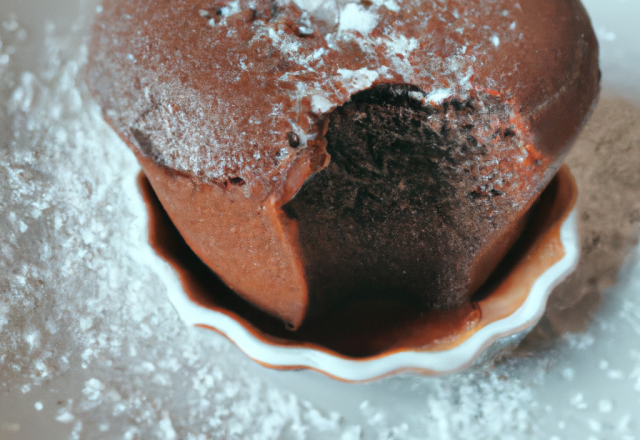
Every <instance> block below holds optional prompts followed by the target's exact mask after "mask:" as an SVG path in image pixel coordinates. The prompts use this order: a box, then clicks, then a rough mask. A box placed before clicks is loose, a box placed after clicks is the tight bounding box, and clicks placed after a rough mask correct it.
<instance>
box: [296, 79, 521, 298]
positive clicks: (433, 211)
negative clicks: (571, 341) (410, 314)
mask: <svg viewBox="0 0 640 440" xmlns="http://www.w3.org/2000/svg"><path fill="white" fill-rule="evenodd" d="M426 95H427V94H426V93H424V92H423V91H421V90H420V89H419V88H417V87H414V86H411V85H380V86H376V87H373V88H371V89H368V90H365V91H362V92H359V93H356V94H354V95H353V96H352V99H351V101H349V102H348V103H346V104H344V105H342V106H341V107H338V108H336V109H335V110H334V111H332V112H331V113H330V114H328V115H327V118H328V130H327V133H326V136H325V137H326V141H327V152H328V153H329V154H330V155H331V161H330V163H329V165H328V166H327V167H326V168H325V169H323V170H322V171H320V172H318V173H316V174H315V175H313V176H312V177H311V178H309V179H308V180H307V181H306V182H305V183H304V185H303V186H302V188H301V189H300V190H299V192H298V193H297V195H296V196H295V197H294V198H293V199H292V200H291V201H289V202H288V203H287V204H286V205H284V206H283V211H284V213H285V214H286V215H287V216H288V217H289V218H291V219H294V220H295V221H296V223H297V225H298V226H297V227H298V234H297V235H298V237H299V245H300V248H301V253H302V254H303V259H304V266H305V271H306V276H307V277H308V281H309V283H308V284H309V286H310V289H311V291H310V298H311V301H312V303H313V302H314V301H315V302H316V303H317V304H316V306H319V308H320V309H322V308H324V307H325V305H328V304H334V303H336V302H341V301H358V300H364V299H371V298H372V297H373V298H384V299H385V300H386V299H392V300H400V301H402V302H410V303H415V304H416V305H419V306H422V307H427V308H437V309H438V308H452V307H455V306H456V305H459V304H461V303H463V302H466V301H468V300H469V298H470V296H471V295H472V294H473V291H474V290H475V289H477V288H478V287H479V286H480V285H481V284H482V282H484V281H485V280H486V277H488V275H489V273H487V274H478V273H475V272H477V270H476V269H475V268H477V267H483V268H486V269H487V270H488V271H489V272H490V271H491V270H493V268H494V267H495V265H496V264H497V263H498V262H499V260H500V258H501V257H502V255H500V256H496V255H493V254H492V252H493V250H494V249H493V248H494V247H495V246H496V245H495V243H497V241H501V242H502V243H504V240H505V237H504V231H505V230H510V228H509V227H508V225H509V224H510V223H511V222H514V221H515V220H516V219H519V218H521V217H522V215H523V204H522V203H521V200H525V199H526V198H523V194H522V179H521V176H522V175H523V174H522V173H520V172H519V171H520V170H521V169H523V167H527V166H529V163H528V162H527V161H526V160H525V159H526V154H527V153H526V150H525V149H524V148H523V147H522V145H523V141H522V139H523V136H522V135H521V134H519V132H518V129H517V127H516V125H515V124H513V123H512V117H513V111H512V109H511V108H510V106H509V105H508V104H506V103H505V102H503V101H502V100H501V99H500V97H496V96H492V95H489V94H483V93H478V92H472V93H470V94H469V95H468V96H466V97H464V98H460V97H456V96H453V97H451V98H449V99H447V100H445V101H444V102H442V103H441V104H440V105H431V104H429V103H427V104H426V105H424V104H423V101H424V100H423V99H420V98H421V97H424V96H426ZM523 172H524V170H523ZM511 229H512V228H511ZM518 234H519V233H518ZM518 234H512V235H515V237H506V238H507V239H508V240H507V241H509V242H513V241H515V239H516V238H517V235H518ZM498 247H500V246H498ZM496 251H497V250H496ZM500 252H502V248H500ZM478 259H481V260H482V261H481V262H478ZM494 260H495V264H494ZM487 262H488V263H489V264H487ZM478 265H480V266H478ZM312 306H313V304H312Z"/></svg>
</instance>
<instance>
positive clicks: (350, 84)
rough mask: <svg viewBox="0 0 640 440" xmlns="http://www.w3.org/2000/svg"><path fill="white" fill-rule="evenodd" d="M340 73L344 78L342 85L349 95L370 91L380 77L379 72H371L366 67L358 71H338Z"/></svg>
mask: <svg viewBox="0 0 640 440" xmlns="http://www.w3.org/2000/svg"><path fill="white" fill-rule="evenodd" d="M338 73H339V74H340V76H341V77H342V85H343V86H344V88H345V89H347V92H349V94H353V93H356V92H359V91H361V90H364V89H368V88H369V87H371V85H372V84H373V82H374V81H375V80H376V79H378V76H379V75H378V72H375V71H373V70H369V69H367V68H366V67H363V68H362V69H359V70H356V71H353V70H348V69H338Z"/></svg>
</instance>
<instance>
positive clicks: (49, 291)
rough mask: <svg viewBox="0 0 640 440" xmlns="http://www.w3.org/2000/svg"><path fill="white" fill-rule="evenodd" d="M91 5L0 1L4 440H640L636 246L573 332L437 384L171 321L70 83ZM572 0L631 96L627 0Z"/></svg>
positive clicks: (113, 141)
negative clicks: (306, 362) (580, 4)
mask: <svg viewBox="0 0 640 440" xmlns="http://www.w3.org/2000/svg"><path fill="white" fill-rule="evenodd" d="M96 4H97V2H96V1H95V0H0V40H1V41H2V43H1V45H0V99H1V103H0V440H5V439H6V440H12V439H15V440H18V439H20V440H39V439H53V440H57V439H66V438H72V439H75V438H78V439H80V438H86V439H116V438H118V439H122V438H124V439H153V438H160V439H189V440H196V439H197V440H201V439H209V438H221V439H231V438H238V439H263V438H265V439H269V438H271V439H280V438H292V439H298V438H308V439H343V440H351V439H359V438H362V439H437V440H439V439H443V440H445V439H469V438H472V437H473V438H477V439H543V440H545V439H556V438H557V439H569V440H573V439H580V440H582V439H591V438H593V439H629V440H631V439H640V262H639V260H640V258H639V254H640V252H638V251H637V250H636V251H634V252H631V254H630V255H629V258H628V262H627V264H626V265H625V266H624V267H623V269H622V271H621V274H620V277H619V283H618V285H617V286H616V287H615V288H614V289H611V290H609V291H607V292H605V294H604V296H603V302H602V306H601V307H600V308H599V309H598V311H597V314H596V316H595V319H594V320H593V323H592V324H591V325H590V327H589V329H588V330H587V331H586V332H584V333H579V334H572V335H565V336H564V338H562V339H561V340H559V341H557V342H556V343H555V344H554V345H553V347H552V348H547V349H544V350H542V349H541V350H538V351H535V352H533V353H532V355H531V356H530V357H527V358H510V359H507V360H506V361H503V362H501V363H498V364H497V366H496V367H494V368H490V369H487V370H486V371H477V370H475V371H473V372H464V373H460V374H457V375H453V376H449V377H445V378H441V379H430V378H422V377H417V376H411V375H408V376H402V377H396V378H391V379H387V380H383V381H379V382H375V383H372V384H368V385H346V384H342V383H338V382H335V381H332V380H330V379H327V378H325V377H323V376H320V375H319V374H317V373H313V372H276V371H270V370H267V369H264V368H262V367H260V366H257V365H255V364H254V363H253V362H251V361H249V360H248V359H246V357H244V356H243V355H242V354H241V353H239V352H238V351H237V350H236V349H235V348H234V347H233V346H231V344H229V343H228V342H227V341H226V340H224V339H223V338H221V337H220V336H218V335H216V334H214V333H211V332H208V331H205V330H198V329H190V328H186V327H185V326H183V325H182V323H181V322H180V321H179V320H178V318H177V315H176V313H175V311H174V310H173V309H172V307H171V305H170V304H169V302H168V300H167V299H166V290H167V289H168V288H176V286H175V284H172V283H171V281H170V277H168V278H167V277H166V276H164V277H162V276H159V274H160V273H164V272H166V270H167V268H166V266H164V265H163V264H162V263H161V262H160V261H159V260H157V259H155V260H154V259H153V258H152V259H149V258H143V257H142V256H143V255H147V254H146V252H147V251H148V248H147V245H146V241H145V224H144V210H143V206H142V202H141V200H140V197H139V195H138V194H137V193H136V190H135V186H134V178H135V174H136V172H137V169H138V167H137V164H136V162H135V159H134V158H133V155H132V154H131V153H130V152H129V151H128V150H127V149H126V147H125V146H124V145H123V144H122V143H121V142H120V141H119V140H118V139H117V137H116V136H115V135H114V134H113V133H112V132H111V131H110V130H109V128H108V127H106V125H105V124H104V123H103V122H102V121H101V118H100V115H99V113H98V111H97V109H96V107H95V105H94V104H93V103H92V101H91V99H90V98H89V97H88V95H87V94H86V90H85V89H84V86H83V85H82V82H81V81H79V80H78V76H79V74H81V69H82V60H83V50H84V49H83V47H84V43H85V42H86V36H87V29H88V26H89V24H90V21H91V16H92V14H93V11H94V10H95V6H96ZM585 4H586V6H587V8H588V9H589V11H590V13H591V16H592V19H593V23H594V27H595V29H596V31H597V34H598V37H599V40H600V43H601V66H602V70H603V90H604V95H605V96H619V97H623V98H625V99H628V100H630V101H632V102H635V103H636V105H638V106H640V37H639V36H638V31H637V29H638V23H639V22H640V0H589V1H586V2H585ZM639 172H640V171H639ZM639 197H640V196H639ZM167 280H169V281H167Z"/></svg>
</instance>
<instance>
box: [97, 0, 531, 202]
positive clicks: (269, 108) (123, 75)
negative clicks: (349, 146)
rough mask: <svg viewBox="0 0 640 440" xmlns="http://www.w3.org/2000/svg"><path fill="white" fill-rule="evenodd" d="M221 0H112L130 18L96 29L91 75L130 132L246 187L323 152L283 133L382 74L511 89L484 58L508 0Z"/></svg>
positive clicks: (193, 168) (182, 167)
mask: <svg viewBox="0 0 640 440" xmlns="http://www.w3.org/2000/svg"><path fill="white" fill-rule="evenodd" d="M114 3H116V2H114ZM222 4H223V6H218V7H217V8H212V7H211V6H210V5H209V3H207V2H204V1H196V2H178V3H177V4H174V5H173V6H172V7H171V8H169V7H168V6H167V5H168V3H167V2H160V3H156V4H154V5H153V6H149V4H148V2H141V1H133V2H130V3H129V4H126V5H118V6H117V7H116V6H110V4H107V5H105V8H104V11H103V12H102V13H101V14H100V20H103V19H104V20H109V21H110V22H111V21H114V18H110V17H115V16H116V15H117V16H119V17H127V16H129V17H133V18H131V19H127V18H124V19H120V18H118V19H117V20H115V22H116V25H115V27H114V28H113V29H111V30H110V33H111V34H112V36H119V38H110V37H107V36H106V35H103V36H101V37H98V38H97V39H96V40H94V43H93V44H94V50H93V51H92V52H93V54H94V55H93V56H92V57H93V59H92V60H91V64H92V67H91V69H90V73H89V77H88V78H89V85H90V87H91V88H92V89H93V90H94V91H95V92H99V96H98V100H99V101H100V104H101V106H102V107H103V110H104V111H105V115H106V117H107V119H109V120H110V122H111V123H112V124H113V125H114V126H115V128H116V129H117V130H118V131H119V132H120V133H121V134H122V135H123V136H125V137H127V138H128V139H127V140H128V141H129V142H130V144H132V145H136V146H137V147H138V148H139V149H140V150H141V151H142V152H143V154H145V155H150V156H152V157H153V158H154V159H155V160H156V162H157V163H159V164H161V165H165V166H167V167H169V168H172V169H174V170H176V171H179V172H181V173H185V174H188V175H193V176H195V177H197V178H198V179H200V180H201V181H203V182H208V183H216V184H225V182H228V181H229V180H230V179H233V178H242V179H243V180H244V181H246V182H247V184H248V185H247V191H248V193H247V194H254V195H256V196H257V197H260V194H263V195H265V196H266V195H267V194H270V193H271V192H272V190H273V185H274V183H270V182H277V181H278V180H281V179H283V178H284V176H285V175H286V174H287V172H288V169H289V168H290V166H291V164H292V163H293V162H294V161H295V160H296V158H298V157H303V156H308V155H310V154H315V153H313V152H312V151H311V150H313V149H314V148H315V147H313V146H310V145H308V144H307V143H301V145H300V148H298V149H297V150H293V149H292V148H291V147H290V146H289V145H288V142H287V133H289V132H295V133H296V134H297V135H298V136H299V137H300V138H301V139H305V140H306V139H320V138H321V136H319V134H320V132H321V129H322V124H321V121H322V118H323V115H324V114H326V113H327V112H329V111H331V110H332V109H334V108H335V107H337V106H339V105H342V104H344V103H345V102H347V101H349V99H350V97H351V95H353V94H354V93H357V92H359V91H362V90H365V89H367V88H369V87H371V86H374V85H376V84H383V83H390V84H411V85H414V86H417V87H419V88H420V89H421V90H423V91H424V92H425V94H426V95H428V96H430V98H429V99H427V100H425V104H429V105H440V104H442V103H443V102H444V101H446V100H447V99H451V98H452V97H453V96H458V97H459V98H460V99H466V98H467V97H468V92H469V91H470V90H473V89H476V90H483V89H487V88H489V89H492V90H495V89H498V90H499V91H500V92H501V93H505V94H506V95H509V94H512V93H513V92H514V90H513V87H512V88H511V90H501V88H500V83H501V79H500V77H494V76H493V74H486V73H484V74H481V72H476V71H475V70H477V69H475V70H474V68H475V66H477V65H480V66H481V65H483V64H486V62H485V61H486V60H487V59H489V58H490V57H491V56H492V54H493V53H494V52H495V51H496V50H501V49H502V46H504V45H506V44H510V42H513V41H514V40H515V37H517V35H514V34H515V33H514V32H512V31H511V30H510V29H509V27H510V25H511V24H512V23H513V22H514V14H517V13H518V11H509V8H512V6H510V5H511V3H510V2H507V1H505V0H500V1H496V2H492V3H490V4H489V3H486V2H477V4H476V3H474V4H473V5H469V4H463V3H460V2H457V1H449V2H413V1H409V0H405V1H397V2H396V1H393V0H387V1H382V0H377V1H374V2H372V3H370V4H365V3H357V2H349V1H330V2H320V1H317V0H296V1H294V2H287V1H283V2H278V3H277V4H276V6H275V7H273V5H272V4H271V3H269V2H266V1H257V2H248V1H245V0H236V1H234V2H228V3H226V4H224V2H223V3H222ZM151 9H153V11H152V10H151ZM502 11H508V12H509V13H508V14H507V15H506V16H505V15H504V14H503V12H502ZM167 14H169V18H166V15H167ZM135 17H138V18H135ZM156 17H163V18H162V21H159V20H160V19H158V18H156ZM167 23H171V26H172V30H171V31H170V35H171V38H166V37H162V35H163V32H162V29H163V28H164V27H166V26H167ZM398 23H401V24H398ZM481 23H482V24H481ZM434 35H437V37H435V38H434ZM496 38H497V39H499V41H500V42H501V45H500V47H496V45H495V41H496ZM114 42H115V46H114ZM119 42H121V43H119ZM516 69H517V66H513V70H514V71H515V70H516ZM116 72H117V74H116V75H114V73H116ZM474 74H475V76H474ZM510 74H511V72H505V73H502V77H504V76H505V75H510ZM114 77H115V78H114ZM220 85H224V86H222V87H220ZM106 97H109V98H106ZM258 149H260V150H262V151H263V152H262V153H261V154H260V155H256V154H255V153H256V151H257V150H258ZM283 149H288V150H289V154H287V155H283V154H282V153H281V151H282V150H283ZM257 157H258V158H257Z"/></svg>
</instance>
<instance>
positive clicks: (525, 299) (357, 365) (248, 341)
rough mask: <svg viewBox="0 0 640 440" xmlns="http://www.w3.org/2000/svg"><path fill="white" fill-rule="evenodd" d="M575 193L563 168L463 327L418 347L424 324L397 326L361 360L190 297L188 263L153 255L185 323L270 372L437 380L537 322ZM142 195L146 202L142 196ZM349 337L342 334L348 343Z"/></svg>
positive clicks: (570, 231)
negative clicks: (170, 275) (396, 335)
mask: <svg viewBox="0 0 640 440" xmlns="http://www.w3.org/2000/svg"><path fill="white" fill-rule="evenodd" d="M149 188H150V187H147V190H146V191H148V190H149ZM576 195H577V190H576V187H575V182H574V181H573V177H572V176H571V174H570V172H569V171H568V168H566V167H564V168H562V169H561V171H560V172H559V174H558V176H557V177H556V179H555V180H554V182H553V183H552V184H551V185H550V186H549V188H548V189H547V190H546V191H545V193H544V195H543V197H542V198H541V201H540V203H539V206H538V207H537V208H535V211H536V213H534V214H533V216H532V220H531V223H530V226H529V232H527V233H525V236H527V238H526V239H524V240H523V241H521V242H520V244H519V245H517V246H520V247H521V248H522V249H521V250H520V251H518V252H519V253H518V256H517V257H514V258H515V263H512V264H511V266H510V267H509V269H508V270H506V273H505V274H504V275H503V276H502V277H501V278H500V280H499V281H495V282H494V284H493V287H489V288H488V290H487V292H488V293H487V294H485V295H484V298H482V299H480V300H478V301H477V302H475V303H474V304H476V306H477V307H475V308H470V309H469V313H470V315H471V314H473V316H469V318H468V319H466V320H465V319H463V320H462V321H460V322H461V323H462V325H453V326H451V325H449V326H447V325H446V323H445V325H444V327H445V331H444V333H443V330H442V327H443V326H442V325H441V326H439V328H438V331H436V333H437V337H434V338H431V339H427V340H428V343H425V342H424V340H422V341H421V342H418V343H417V342H416V337H415V334H416V332H420V331H423V330H424V323H417V324H415V325H414V324H411V323H409V324H407V325H406V327H401V328H402V330H403V331H405V330H406V331H405V333H406V335H407V337H406V341H400V343H395V344H394V345H393V346H389V347H388V348H385V349H383V350H381V351H380V350H378V352H377V353H374V354H370V355H365V356H353V355H348V354H345V353H344V352H343V353H341V352H340V350H339V349H335V347H331V346H330V345H327V344H321V343H318V342H317V341H308V340H307V341H305V340H299V339H298V340H294V339H287V338H286V336H284V337H283V336H282V334H276V335H274V334H269V331H268V330H267V331H265V330H264V328H262V329H261V327H260V325H257V324H256V323H255V322H252V318H251V316H252V315H251V314H249V315H243V314H242V313H241V312H238V310H236V309H234V308H233V306H227V305H224V301H223V302H222V303H210V302H208V300H207V299H204V300H203V297H206V296H207V295H209V294H210V295H213V296H214V297H215V295H216V294H217V293H216V289H215V288H213V289H212V290H211V292H205V294H204V295H203V294H202V292H200V293H195V294H194V293H193V289H192V286H193V284H194V281H193V280H190V279H189V277H190V275H189V269H188V268H189V266H190V263H189V262H185V261H184V260H182V261H181V260H180V257H178V256H176V255H173V254H171V252H163V251H162V249H160V250H159V254H160V255H161V256H162V257H163V258H164V259H165V260H166V261H168V262H169V263H170V264H171V265H172V266H173V267H174V268H175V269H177V271H178V273H179V277H180V279H181V281H182V286H183V287H184V288H182V289H181V288H179V287H178V288H173V289H170V290H169V292H170V293H169V297H170V300H171V302H172V303H173V305H174V306H175V308H176V309H177V311H178V313H179V315H180V317H181V318H182V319H183V320H184V322H186V323H187V324H189V325H194V326H199V327H206V328H210V329H212V330H215V331H217V332H219V333H221V334H223V335H224V336H226V337H227V338H229V339H230V340H231V341H232V342H233V343H234V344H235V345H236V346H238V347H239V348H240V349H241V350H242V351H243V352H244V353H245V354H246V355H247V356H249V357H250V358H252V359H253V360H255V361H256V362H259V363H260V364H263V365H265V366H267V367H270V368H276V369H312V370H316V371H319V372H321V373H324V374H326V375H328V376H330V377H333V378H336V379H339V380H342V381H347V382H363V381H370V380H374V379H378V378H381V377H384V376H388V375H390V374H394V373H398V372H402V371H409V370H410V371H416V372H419V373H422V374H427V375H440V374H445V373H450V372H454V371H457V370H460V369H462V368H465V367H466V366H468V365H470V364H471V363H472V362H473V361H474V360H475V359H477V358H478V356H480V354H482V353H483V351H484V350H485V349H486V348H487V347H489V346H490V345H492V344H493V343H494V342H496V341H497V340H499V339H501V338H505V337H508V336H511V335H514V334H516V333H519V332H522V331H523V330H525V329H527V328H529V327H531V326H532V325H534V324H535V323H536V322H537V321H538V320H539V319H540V317H541V316H542V314H543V312H544V309H545V306H546V303H547V298H548V296H549V294H550V293H551V291H552V290H553V288H554V287H555V286H556V285H557V284H558V283H559V282H560V281H562V280H563V279H564V278H565V277H566V276H567V275H568V274H569V273H571V272H572V271H573V269H574V268H575V266H576V263H577V261H578V256H579V237H578V232H577V222H576V213H575V211H574V210H573V207H574V204H575V199H576ZM146 198H147V200H148V201H149V194H147V196H146ZM149 206H151V204H149ZM158 206H159V205H156V209H157V207H158ZM150 213H151V219H152V223H150V224H151V225H153V224H154V223H153V222H154V221H157V220H153V219H154V218H157V215H155V214H153V210H150ZM154 228H155V227H151V228H150V229H152V230H153V229H154ZM167 236H168V234H167V233H165V232H164V230H163V232H162V233H157V232H156V233H153V232H152V234H151V236H150V238H151V242H152V245H153V246H154V248H156V250H158V246H157V245H158V243H157V241H158V240H161V241H162V240H167V241H171V240H175V237H174V238H173V239H167V238H166V237H167ZM154 240H155V241H154ZM508 258H512V257H508ZM201 284H203V285H207V283H206V282H205V283H201ZM190 286H191V287H190ZM200 290H202V289H200ZM221 295H222V294H221ZM478 311H479V313H478ZM464 313H466V312H464ZM253 316H255V315H253ZM425 319H430V318H429V317H427V318H425ZM445 321H446V320H445ZM436 327H438V325H436ZM448 327H451V328H448ZM427 329H429V326H427ZM447 332H448V333H447ZM348 333H349V332H345V334H344V335H342V337H344V338H349V337H350V336H349V334H348ZM372 337H375V336H372ZM400 339H402V335H401V338H400ZM418 339H419V338H418ZM374 345H379V344H374Z"/></svg>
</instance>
